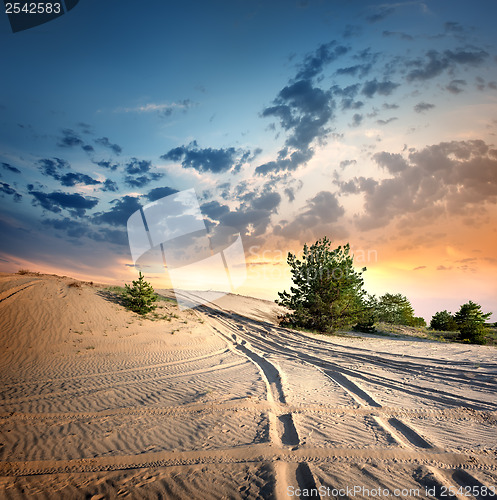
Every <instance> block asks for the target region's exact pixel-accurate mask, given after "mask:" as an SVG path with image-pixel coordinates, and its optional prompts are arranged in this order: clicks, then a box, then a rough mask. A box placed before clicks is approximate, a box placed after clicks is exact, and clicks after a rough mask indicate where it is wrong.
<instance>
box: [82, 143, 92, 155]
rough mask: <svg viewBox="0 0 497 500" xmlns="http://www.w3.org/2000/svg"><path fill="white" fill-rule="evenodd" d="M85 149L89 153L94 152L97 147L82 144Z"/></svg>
mask: <svg viewBox="0 0 497 500" xmlns="http://www.w3.org/2000/svg"><path fill="white" fill-rule="evenodd" d="M81 148H82V149H83V151H86V152H87V153H93V152H94V151H95V148H94V147H93V146H91V145H90V144H85V145H84V146H81Z"/></svg>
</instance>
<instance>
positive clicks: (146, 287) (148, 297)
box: [123, 271, 157, 316]
mask: <svg viewBox="0 0 497 500" xmlns="http://www.w3.org/2000/svg"><path fill="white" fill-rule="evenodd" d="M155 302H157V294H156V293H155V291H154V289H153V287H152V285H151V284H150V283H148V282H146V281H145V277H144V276H143V274H142V273H141V271H140V274H139V277H138V279H137V280H135V281H133V284H132V285H131V286H130V285H128V284H125V285H124V292H123V303H124V306H125V307H126V308H127V309H130V310H131V311H134V312H135V313H138V314H141V315H142V316H143V315H145V314H147V313H149V312H151V311H153V310H154V309H155V308H156V307H157V305H156V304H155Z"/></svg>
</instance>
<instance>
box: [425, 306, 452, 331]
mask: <svg viewBox="0 0 497 500" xmlns="http://www.w3.org/2000/svg"><path fill="white" fill-rule="evenodd" d="M430 328H433V330H440V331H442V332H455V331H456V330H457V323H456V320H455V319H454V316H453V315H452V314H451V313H450V312H448V311H440V312H436V313H435V314H434V315H433V316H432V318H431V321H430Z"/></svg>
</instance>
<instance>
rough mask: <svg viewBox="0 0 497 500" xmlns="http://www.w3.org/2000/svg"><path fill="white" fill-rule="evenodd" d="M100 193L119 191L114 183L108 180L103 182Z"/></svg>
mask: <svg viewBox="0 0 497 500" xmlns="http://www.w3.org/2000/svg"><path fill="white" fill-rule="evenodd" d="M101 191H112V192H116V191H119V187H118V185H117V184H116V183H115V182H114V181H111V180H110V179H105V182H104V183H103V187H102V188H101Z"/></svg>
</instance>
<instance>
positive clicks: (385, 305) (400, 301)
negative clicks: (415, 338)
mask: <svg viewBox="0 0 497 500" xmlns="http://www.w3.org/2000/svg"><path fill="white" fill-rule="evenodd" d="M377 311H378V312H377V314H378V320H379V321H384V322H385V323H392V324H394V325H406V326H415V325H416V324H417V323H419V320H417V319H416V318H415V316H414V309H413V308H412V305H411V303H410V302H409V300H408V298H407V297H405V296H404V295H402V294H400V293H395V294H392V293H386V294H385V295H383V296H381V297H380V298H379V300H378V307H377Z"/></svg>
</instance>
